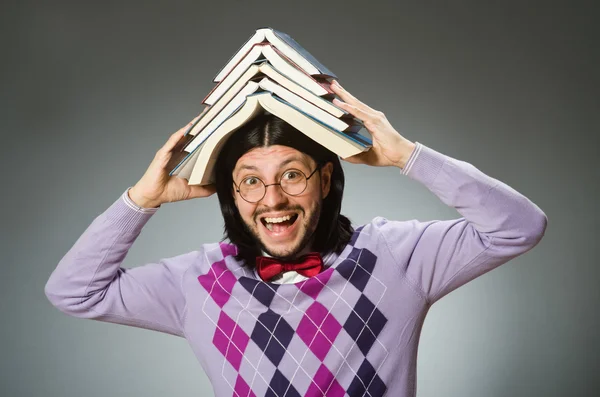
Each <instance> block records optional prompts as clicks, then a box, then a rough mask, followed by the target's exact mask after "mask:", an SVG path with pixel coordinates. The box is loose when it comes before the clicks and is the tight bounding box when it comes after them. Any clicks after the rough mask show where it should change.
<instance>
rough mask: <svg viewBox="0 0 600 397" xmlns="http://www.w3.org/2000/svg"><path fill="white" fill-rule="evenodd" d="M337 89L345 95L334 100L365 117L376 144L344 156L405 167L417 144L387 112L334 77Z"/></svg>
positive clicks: (365, 161) (354, 113) (336, 103)
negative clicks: (352, 154) (399, 130)
mask: <svg viewBox="0 0 600 397" xmlns="http://www.w3.org/2000/svg"><path fill="white" fill-rule="evenodd" d="M331 88H332V90H333V92H334V93H335V94H336V95H338V96H339V97H340V98H342V101H340V100H339V99H337V98H334V99H333V103H334V104H335V105H337V106H339V107H341V108H342V109H344V110H345V111H347V112H348V113H350V114H351V115H353V116H354V117H355V118H357V119H359V120H361V121H362V122H363V124H364V126H365V128H366V129H367V130H368V131H369V133H370V134H371V138H372V141H373V147H372V148H371V149H369V150H367V151H366V152H362V153H359V154H357V155H354V156H351V157H347V158H345V159H344V160H345V161H347V162H349V163H354V164H366V165H372V166H377V167H385V166H396V167H400V168H404V165H405V164H406V162H407V161H408V158H409V157H410V154H411V153H412V151H413V150H414V148H415V144H414V143H413V142H411V141H409V140H408V139H406V138H404V137H403V136H402V135H400V134H399V133H398V131H396V130H395V129H394V127H392V125H391V124H390V122H389V121H388V120H387V118H386V117H385V115H384V114H383V112H380V111H378V110H374V109H371V108H370V107H368V106H367V105H365V104H364V103H362V102H361V101H359V100H358V99H356V98H355V97H353V96H352V95H351V94H350V93H349V92H348V91H346V90H345V89H344V88H342V86H340V85H339V83H338V82H337V81H336V80H334V81H333V83H332V84H331Z"/></svg>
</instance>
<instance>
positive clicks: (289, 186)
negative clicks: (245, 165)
mask: <svg viewBox="0 0 600 397" xmlns="http://www.w3.org/2000/svg"><path fill="white" fill-rule="evenodd" d="M319 168H321V166H320V165H317V168H315V170H314V171H313V172H311V173H310V175H309V176H306V175H305V174H304V172H302V171H300V170H299V169H297V168H289V169H287V170H285V171H284V172H283V173H282V174H281V177H280V178H279V182H278V183H271V184H269V185H266V184H265V183H264V182H263V181H262V179H260V178H259V177H257V176H248V177H246V178H244V179H242V181H241V182H240V184H239V186H238V185H236V184H235V182H233V184H234V186H235V191H236V192H238V193H239V194H240V196H241V197H242V198H243V199H244V200H245V201H247V202H249V203H257V202H259V201H260V200H262V199H263V197H265V194H267V187H269V186H273V185H279V187H281V190H283V192H284V193H286V194H288V195H290V196H297V195H299V194H301V193H302V192H304V191H305V190H306V186H308V180H309V179H310V178H311V177H312V176H313V175H314V173H315V172H317V170H318V169H319Z"/></svg>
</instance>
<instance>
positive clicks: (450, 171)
mask: <svg viewBox="0 0 600 397" xmlns="http://www.w3.org/2000/svg"><path fill="white" fill-rule="evenodd" d="M415 144H416V147H415V149H414V150H413V152H412V154H411V156H410V158H409V159H408V161H407V163H406V165H405V167H404V168H403V169H402V174H404V175H406V176H408V177H409V178H411V179H413V180H416V181H418V182H420V183H422V184H423V185H425V187H427V189H429V190H430V191H431V192H432V193H433V194H435V195H436V196H437V197H438V198H439V199H440V200H441V201H442V202H443V203H444V204H446V205H448V206H451V207H454V208H455V209H456V210H457V211H458V212H459V213H460V214H461V215H462V217H461V218H458V219H452V220H433V221H425V222H420V221H417V220H411V221H389V220H387V219H385V218H379V221H378V226H379V228H380V230H381V233H382V238H383V239H384V240H385V242H386V243H387V245H388V247H389V249H390V251H391V253H392V256H393V257H394V259H395V260H396V262H397V264H398V266H399V267H400V269H401V271H402V272H403V273H404V275H405V277H406V279H407V280H408V281H409V282H410V283H412V284H413V285H414V286H415V287H416V289H417V290H418V291H419V292H420V293H421V294H422V295H423V297H424V299H425V300H426V301H427V302H428V303H429V304H433V303H434V302H435V301H437V300H439V299H440V298H442V297H443V296H444V295H446V294H448V293H450V292H451V291H453V290H455V289H456V288H458V287H460V286H462V285H464V284H466V283H467V282H469V281H471V280H473V279H474V278H476V277H478V276H480V275H483V274H484V273H487V272H488V271H490V270H492V269H494V268H496V267H498V266H500V265H501V264H503V263H506V262H508V261H509V260H511V259H512V258H515V257H516V256H518V255H521V254H523V253H525V252H527V251H529V250H530V249H532V248H533V247H534V246H535V245H536V244H537V243H538V242H539V241H540V240H541V239H542V237H543V235H544V233H545V229H546V225H547V217H546V215H545V214H544V212H543V211H542V210H541V209H540V208H539V207H538V206H537V205H536V204H534V203H533V202H531V201H530V200H529V199H528V198H527V197H525V196H523V195H522V194H521V193H519V192H517V191H516V190H514V189H513V188H511V187H510V186H508V185H506V184H505V183H503V182H501V181H499V180H497V179H494V178H492V177H490V176H488V175H486V174H484V173H483V172H481V171H480V170H479V169H477V168H475V167H474V166H473V165H471V164H469V163H467V162H464V161H460V160H457V159H454V158H452V157H450V156H447V155H444V154H442V153H440V152H438V151H436V150H434V149H432V148H429V147H427V146H425V145H423V144H421V143H419V142H416V143H415Z"/></svg>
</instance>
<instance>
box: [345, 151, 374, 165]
mask: <svg viewBox="0 0 600 397" xmlns="http://www.w3.org/2000/svg"><path fill="white" fill-rule="evenodd" d="M367 153H368V152H361V153H358V154H355V155H354V156H350V157H346V158H343V159H342V160H344V161H347V162H349V163H352V164H364V163H365V160H366V156H367Z"/></svg>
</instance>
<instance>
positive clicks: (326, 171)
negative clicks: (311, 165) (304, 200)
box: [321, 161, 333, 198]
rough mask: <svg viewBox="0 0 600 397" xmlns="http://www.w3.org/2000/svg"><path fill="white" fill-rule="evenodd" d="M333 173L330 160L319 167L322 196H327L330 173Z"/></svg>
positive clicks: (329, 186) (329, 185)
mask: <svg viewBox="0 0 600 397" xmlns="http://www.w3.org/2000/svg"><path fill="white" fill-rule="evenodd" d="M332 173H333V163H332V162H331V161H330V162H328V163H327V164H325V165H324V166H323V167H322V168H321V193H322V195H323V198H325V197H327V195H328V194H329V190H330V188H331V174H332Z"/></svg>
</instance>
